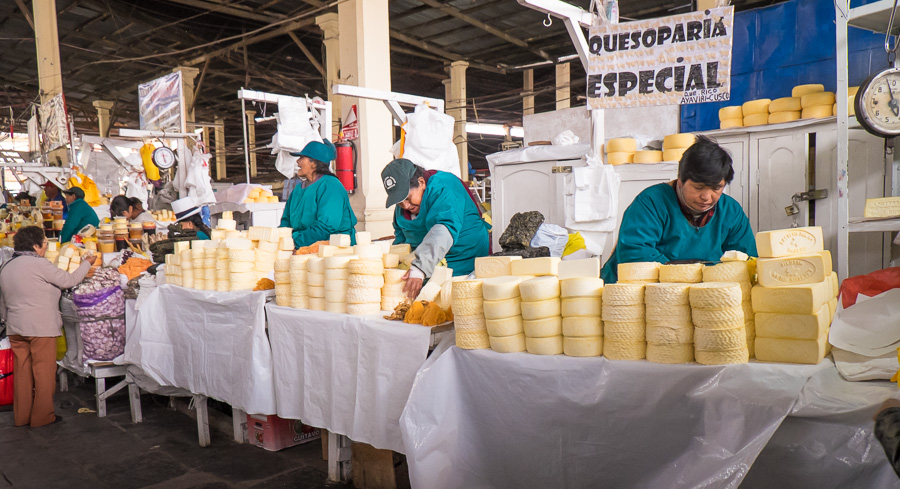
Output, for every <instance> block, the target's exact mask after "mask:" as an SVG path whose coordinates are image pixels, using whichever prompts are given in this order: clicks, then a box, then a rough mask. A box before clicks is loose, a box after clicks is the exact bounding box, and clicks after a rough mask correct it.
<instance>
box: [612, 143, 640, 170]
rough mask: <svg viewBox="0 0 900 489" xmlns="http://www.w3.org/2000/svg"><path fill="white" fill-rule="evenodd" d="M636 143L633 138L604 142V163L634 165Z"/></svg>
mask: <svg viewBox="0 0 900 489" xmlns="http://www.w3.org/2000/svg"><path fill="white" fill-rule="evenodd" d="M636 151H637V141H635V140H634V139H633V138H613V139H610V140H609V141H607V142H606V163H607V164H609V165H625V164H628V163H634V153H635V152H636Z"/></svg>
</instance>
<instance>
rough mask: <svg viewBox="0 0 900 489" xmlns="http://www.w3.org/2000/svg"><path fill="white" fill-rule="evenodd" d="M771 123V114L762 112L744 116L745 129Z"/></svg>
mask: <svg viewBox="0 0 900 489" xmlns="http://www.w3.org/2000/svg"><path fill="white" fill-rule="evenodd" d="M768 123H769V113H768V112H761V113H758V114H750V115H745V116H744V127H752V126H764V125H766V124H768Z"/></svg>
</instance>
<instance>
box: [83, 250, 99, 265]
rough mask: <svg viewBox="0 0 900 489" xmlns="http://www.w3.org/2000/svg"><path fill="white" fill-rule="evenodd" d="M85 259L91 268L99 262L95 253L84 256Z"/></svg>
mask: <svg viewBox="0 0 900 489" xmlns="http://www.w3.org/2000/svg"><path fill="white" fill-rule="evenodd" d="M83 259H84V261H86V262H88V263H90V264H91V266H94V262H95V261H97V255H95V254H93V253H87V254H85V255H84V257H83Z"/></svg>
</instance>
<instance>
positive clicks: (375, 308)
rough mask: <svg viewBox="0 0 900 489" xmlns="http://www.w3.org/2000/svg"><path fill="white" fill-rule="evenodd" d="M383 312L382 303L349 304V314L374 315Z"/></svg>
mask: <svg viewBox="0 0 900 489" xmlns="http://www.w3.org/2000/svg"><path fill="white" fill-rule="evenodd" d="M379 312H381V303H380V302H374V303H367V304H347V314H350V315H352V316H372V315H375V314H378V313H379Z"/></svg>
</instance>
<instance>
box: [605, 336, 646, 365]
mask: <svg viewBox="0 0 900 489" xmlns="http://www.w3.org/2000/svg"><path fill="white" fill-rule="evenodd" d="M646 351H647V343H644V342H643V341H619V340H611V339H609V338H605V337H604V341H603V356H605V357H606V358H609V359H610V360H643V358H644V355H645V353H646Z"/></svg>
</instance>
